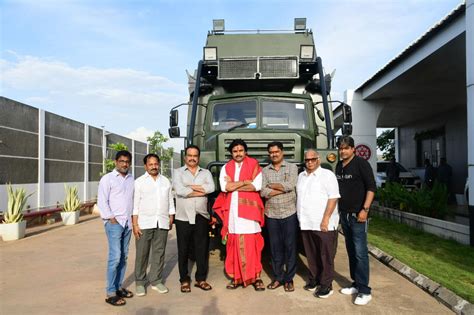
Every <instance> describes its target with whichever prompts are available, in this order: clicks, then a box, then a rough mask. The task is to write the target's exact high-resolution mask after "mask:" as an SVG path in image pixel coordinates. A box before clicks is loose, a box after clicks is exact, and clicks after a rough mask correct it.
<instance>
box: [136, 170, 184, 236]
mask: <svg viewBox="0 0 474 315" xmlns="http://www.w3.org/2000/svg"><path fill="white" fill-rule="evenodd" d="M173 214H175V209H174V202H173V195H172V194H171V183H170V181H169V180H168V179H167V178H166V177H164V176H163V175H158V177H157V178H156V180H154V179H153V177H152V176H150V174H148V173H145V174H143V175H142V176H140V177H139V178H137V179H136V180H135V197H134V200H133V215H138V226H139V227H140V229H154V228H156V227H157V226H158V227H159V228H160V229H164V230H169V228H170V218H169V216H170V215H173Z"/></svg>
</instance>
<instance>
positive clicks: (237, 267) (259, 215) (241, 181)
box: [213, 139, 265, 291]
mask: <svg viewBox="0 0 474 315" xmlns="http://www.w3.org/2000/svg"><path fill="white" fill-rule="evenodd" d="M228 150H229V152H230V153H231V154H232V160H230V161H229V162H228V163H227V164H226V165H224V167H222V169H221V173H220V176H219V183H220V186H221V191H222V192H221V193H220V194H219V196H218V197H217V199H216V202H215V203H214V207H213V209H214V211H215V212H216V214H217V215H218V216H219V217H220V218H221V219H222V222H223V227H222V231H221V234H222V239H223V240H224V241H226V242H227V243H226V252H227V253H226V259H225V271H226V273H227V274H228V275H229V277H231V278H232V282H231V283H230V284H229V285H227V289H235V288H237V287H239V286H240V285H243V286H244V287H246V286H247V285H249V284H252V285H253V286H254V288H255V290H256V291H263V290H265V286H264V284H263V282H262V280H261V279H260V273H261V272H262V263H261V256H262V249H263V237H262V235H261V231H262V230H261V227H262V226H263V223H264V217H263V211H264V206H263V202H262V199H261V198H260V195H259V193H258V191H259V190H260V189H261V186H262V169H261V168H260V165H259V164H258V161H257V160H255V159H253V158H251V157H249V156H247V144H246V143H245V142H244V141H243V140H242V139H236V140H234V141H232V143H231V144H230V145H229V149H228Z"/></svg>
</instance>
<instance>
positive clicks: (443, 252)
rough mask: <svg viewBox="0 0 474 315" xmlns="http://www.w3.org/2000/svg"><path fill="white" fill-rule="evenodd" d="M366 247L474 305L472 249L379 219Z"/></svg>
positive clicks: (374, 219) (371, 227)
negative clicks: (390, 257)
mask: <svg viewBox="0 0 474 315" xmlns="http://www.w3.org/2000/svg"><path fill="white" fill-rule="evenodd" d="M369 243H370V244H371V245H373V246H376V247H378V248H380V249H381V250H383V251H384V252H386V253H387V254H389V255H391V256H393V257H395V258H397V259H398V260H400V261H401V262H403V263H405V264H406V265H408V266H410V267H411V268H413V269H415V270H416V271H417V272H419V273H421V274H423V275H425V276H427V277H428V278H430V279H431V280H433V281H436V282H438V283H440V284H441V285H442V286H444V287H446V288H448V289H450V290H451V291H453V292H454V293H456V294H457V295H459V296H461V297H462V298H464V299H466V300H467V301H469V302H470V303H474V248H472V247H469V246H466V245H461V244H459V243H457V242H455V241H452V240H445V239H442V238H440V237H437V236H435V235H431V234H428V233H425V232H423V231H421V230H418V229H415V228H412V227H409V226H407V225H404V224H400V223H397V222H394V221H391V220H388V219H385V218H381V217H378V216H373V217H372V219H371V221H370V226H369Z"/></svg>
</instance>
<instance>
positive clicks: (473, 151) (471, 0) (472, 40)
mask: <svg viewBox="0 0 474 315" xmlns="http://www.w3.org/2000/svg"><path fill="white" fill-rule="evenodd" d="M466 90H467V104H466V106H467V164H468V174H469V221H470V224H469V225H470V233H471V237H470V239H471V246H474V0H467V1H466Z"/></svg>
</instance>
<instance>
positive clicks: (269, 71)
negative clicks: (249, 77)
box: [259, 57, 298, 78]
mask: <svg viewBox="0 0 474 315" xmlns="http://www.w3.org/2000/svg"><path fill="white" fill-rule="evenodd" d="M297 63H298V60H297V59H296V57H293V58H281V59H276V58H273V59H267V58H265V59H264V58H260V68H259V72H260V75H261V78H297V77H298V70H297Z"/></svg>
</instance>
